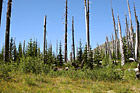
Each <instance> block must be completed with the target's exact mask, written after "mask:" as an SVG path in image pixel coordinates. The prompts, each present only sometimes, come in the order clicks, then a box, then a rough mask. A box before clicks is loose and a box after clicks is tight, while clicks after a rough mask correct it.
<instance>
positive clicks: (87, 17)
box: [84, 0, 90, 52]
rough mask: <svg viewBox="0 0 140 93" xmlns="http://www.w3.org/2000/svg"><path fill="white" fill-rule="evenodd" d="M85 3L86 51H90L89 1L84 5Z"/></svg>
mask: <svg viewBox="0 0 140 93" xmlns="http://www.w3.org/2000/svg"><path fill="white" fill-rule="evenodd" d="M84 3H85V23H86V34H87V51H88V52H89V51H90V36H89V0H88V2H87V3H86V0H84Z"/></svg>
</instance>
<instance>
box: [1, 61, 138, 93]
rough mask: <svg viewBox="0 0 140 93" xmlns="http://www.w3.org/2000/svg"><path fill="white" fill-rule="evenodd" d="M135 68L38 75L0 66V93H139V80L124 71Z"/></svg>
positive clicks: (128, 64)
mask: <svg viewBox="0 0 140 93" xmlns="http://www.w3.org/2000/svg"><path fill="white" fill-rule="evenodd" d="M136 65H137V63H127V64H126V65H125V66H124V67H119V66H115V65H111V66H106V67H97V68H94V69H93V70H89V69H83V70H74V68H70V69H69V70H68V71H64V70H62V71H53V70H51V69H50V70H48V72H47V73H44V72H42V73H40V74H37V73H32V72H23V71H21V70H19V69H18V68H16V67H15V65H14V64H11V65H0V93H20V92H25V93H139V92H140V80H136V78H135V72H134V71H128V69H129V68H131V69H132V68H135V67H136ZM14 67H15V68H14ZM44 71H45V70H44Z"/></svg>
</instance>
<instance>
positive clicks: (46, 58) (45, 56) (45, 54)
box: [43, 40, 48, 64]
mask: <svg viewBox="0 0 140 93" xmlns="http://www.w3.org/2000/svg"><path fill="white" fill-rule="evenodd" d="M43 55H44V63H45V64H47V61H48V46H47V40H46V42H45V52H44V54H43Z"/></svg>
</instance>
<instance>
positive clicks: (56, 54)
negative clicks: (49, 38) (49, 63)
mask: <svg viewBox="0 0 140 93" xmlns="http://www.w3.org/2000/svg"><path fill="white" fill-rule="evenodd" d="M57 55H58V40H57V42H56V57H57Z"/></svg>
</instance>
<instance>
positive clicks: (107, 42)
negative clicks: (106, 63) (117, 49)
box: [106, 36, 111, 60]
mask: <svg viewBox="0 0 140 93" xmlns="http://www.w3.org/2000/svg"><path fill="white" fill-rule="evenodd" d="M106 44H107V53H108V55H109V60H111V50H110V44H109V41H108V37H107V36H106Z"/></svg>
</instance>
